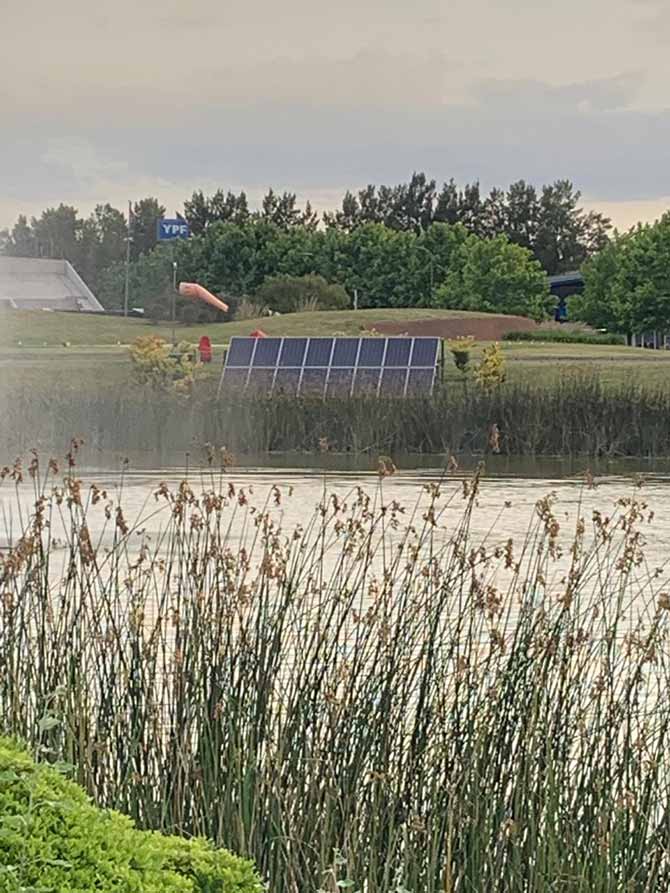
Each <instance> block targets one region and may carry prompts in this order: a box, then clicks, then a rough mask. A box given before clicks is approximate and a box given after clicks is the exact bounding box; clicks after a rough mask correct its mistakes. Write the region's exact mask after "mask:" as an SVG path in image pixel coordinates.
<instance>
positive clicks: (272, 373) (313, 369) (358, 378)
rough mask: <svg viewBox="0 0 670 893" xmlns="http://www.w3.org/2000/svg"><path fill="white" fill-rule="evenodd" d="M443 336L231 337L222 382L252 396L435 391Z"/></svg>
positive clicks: (229, 389)
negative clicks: (437, 365) (440, 341)
mask: <svg viewBox="0 0 670 893" xmlns="http://www.w3.org/2000/svg"><path fill="white" fill-rule="evenodd" d="M438 350H439V339H438V338H409V337H401V338H375V337H367V338H354V337H346V338H345V337H343V338H284V339H282V338H263V339H255V338H238V337H235V338H232V339H231V343H230V348H229V351H228V354H227V357H226V366H225V368H224V371H223V377H222V381H221V386H222V387H223V389H224V390H225V391H226V392H227V393H229V394H232V393H248V394H251V395H259V394H260V395H268V394H270V393H274V394H286V395H289V396H290V395H292V396H295V395H297V394H302V395H305V396H318V397H323V396H326V395H327V396H331V397H336V396H340V397H346V396H349V394H353V395H355V396H362V397H364V396H372V395H375V394H380V395H381V396H386V397H395V396H398V397H400V396H403V395H404V394H410V395H412V396H417V395H419V396H420V395H428V394H431V393H432V391H433V387H434V382H435V373H436V369H435V367H436V363H437V359H438Z"/></svg>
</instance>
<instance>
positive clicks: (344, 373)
mask: <svg viewBox="0 0 670 893" xmlns="http://www.w3.org/2000/svg"><path fill="white" fill-rule="evenodd" d="M353 377H354V370H353V369H331V370H330V377H329V379H328V392H327V393H328V396H329V397H347V396H348V395H349V393H350V392H351V382H352V380H353Z"/></svg>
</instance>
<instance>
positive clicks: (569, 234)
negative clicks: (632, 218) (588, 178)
mask: <svg viewBox="0 0 670 893" xmlns="http://www.w3.org/2000/svg"><path fill="white" fill-rule="evenodd" d="M580 198H581V193H580V192H578V191H575V189H574V187H573V185H572V183H571V182H570V181H569V180H557V181H556V182H555V183H553V184H552V185H551V186H544V187H543V189H542V195H541V196H540V199H539V204H538V211H537V232H536V234H535V241H534V245H533V249H534V252H535V256H536V257H537V259H538V260H539V261H540V263H541V264H542V266H543V267H544V269H545V270H546V271H547V272H548V273H564V272H567V271H569V270H577V269H579V268H580V266H581V265H582V263H584V261H585V260H586V259H587V257H588V256H589V254H591V253H593V252H595V251H598V250H600V248H602V247H603V245H604V244H605V242H606V241H607V233H608V231H609V230H610V228H611V222H610V221H609V220H608V218H606V217H604V216H603V215H602V214H598V213H595V212H591V213H588V214H587V213H586V212H585V211H583V210H582V209H581V208H579V200H580Z"/></svg>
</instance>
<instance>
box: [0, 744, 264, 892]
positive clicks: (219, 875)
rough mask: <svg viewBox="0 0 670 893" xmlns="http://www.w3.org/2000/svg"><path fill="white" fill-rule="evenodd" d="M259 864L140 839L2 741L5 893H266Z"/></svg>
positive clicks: (196, 846) (202, 845)
mask: <svg viewBox="0 0 670 893" xmlns="http://www.w3.org/2000/svg"><path fill="white" fill-rule="evenodd" d="M263 889H264V888H263V885H262V884H261V882H260V881H259V879H258V877H257V875H256V873H255V871H254V869H253V866H252V865H251V863H249V862H246V861H245V860H243V859H241V858H239V857H237V856H233V855H232V854H231V853H229V852H227V851H226V850H221V849H215V848H214V847H213V846H212V845H211V844H210V843H208V842H207V841H204V840H182V839H181V838H178V837H165V836H163V835H161V834H157V833H153V832H144V831H138V830H137V828H135V826H134V824H133V823H132V821H131V820H130V819H129V818H127V817H126V816H123V815H120V814H119V813H116V812H112V811H110V810H102V809H98V808H97V807H95V806H93V804H92V803H91V801H90V800H89V798H88V797H87V795H86V794H85V793H84V791H83V790H82V789H81V788H80V787H79V786H78V785H76V784H75V783H74V782H72V781H69V780H68V779H67V778H66V777H65V775H64V774H63V773H61V772H59V771H58V770H57V769H56V768H53V767H50V766H48V765H45V764H36V763H35V762H33V760H32V759H31V758H30V757H29V756H28V754H27V753H26V752H25V751H23V750H22V749H20V748H19V747H18V746H17V745H16V744H14V743H13V742H12V741H9V740H7V739H3V738H0V893H19V891H31V893H38V891H39V893H90V891H93V890H95V891H98V893H261V891H262V890H263Z"/></svg>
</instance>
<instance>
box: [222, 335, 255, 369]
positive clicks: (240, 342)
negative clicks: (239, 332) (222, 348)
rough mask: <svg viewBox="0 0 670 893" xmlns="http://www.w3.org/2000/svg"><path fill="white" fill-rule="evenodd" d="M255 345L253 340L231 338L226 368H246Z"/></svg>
mask: <svg viewBox="0 0 670 893" xmlns="http://www.w3.org/2000/svg"><path fill="white" fill-rule="evenodd" d="M255 343H256V339H255V338H231V339H230V347H229V348H228V356H227V357H226V366H248V365H249V363H250V362H251V355H252V353H253V352H254V344H255Z"/></svg>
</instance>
